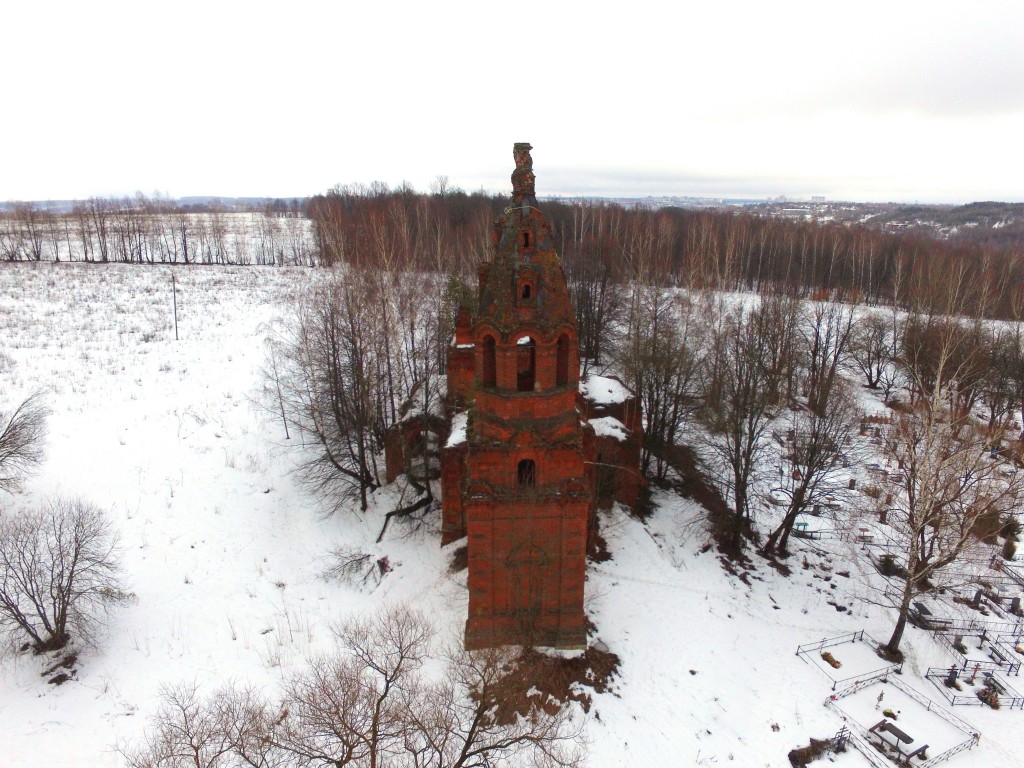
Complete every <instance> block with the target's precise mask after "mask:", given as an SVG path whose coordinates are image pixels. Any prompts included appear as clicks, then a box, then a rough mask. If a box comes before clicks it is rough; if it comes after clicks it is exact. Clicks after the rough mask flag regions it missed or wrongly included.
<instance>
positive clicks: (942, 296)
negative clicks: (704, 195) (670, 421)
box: [307, 185, 1024, 318]
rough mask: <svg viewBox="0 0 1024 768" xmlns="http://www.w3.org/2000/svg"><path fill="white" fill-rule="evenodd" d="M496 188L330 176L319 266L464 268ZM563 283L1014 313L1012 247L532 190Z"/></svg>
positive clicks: (1018, 276) (1016, 266)
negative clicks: (959, 302) (964, 297)
mask: <svg viewBox="0 0 1024 768" xmlns="http://www.w3.org/2000/svg"><path fill="white" fill-rule="evenodd" d="M507 203H508V199H507V198H505V197H496V196H488V195H484V194H472V195H469V194H466V193H464V192H461V191H459V190H455V191H449V190H445V189H441V190H438V191H435V192H434V193H433V194H430V195H425V194H419V193H417V192H415V191H414V190H413V189H411V188H409V187H402V188H399V189H396V190H391V189H388V188H387V187H386V186H383V185H374V186H371V187H355V188H353V187H339V188H335V189H332V190H331V191H330V192H328V193H327V194H325V195H317V196H315V197H313V198H311V199H310V201H309V202H308V204H307V214H308V215H309V217H310V220H311V224H312V235H313V238H314V240H315V251H316V253H317V254H318V256H319V260H320V263H322V264H326V265H331V264H337V263H349V264H357V265H359V266H365V267H372V266H374V265H387V266H388V267H400V268H409V269H427V270H431V271H439V272H443V273H449V274H451V273H462V274H466V275H471V274H472V273H473V272H474V271H475V264H476V263H477V262H478V261H479V260H480V259H481V258H486V256H487V248H488V244H489V238H490V232H491V227H492V225H493V221H494V219H495V217H496V216H497V214H498V213H499V212H500V211H501V209H502V208H503V207H504V206H505V205H507ZM543 207H544V212H545V214H546V215H547V217H548V220H549V222H550V223H551V225H552V227H553V229H554V233H555V237H556V242H557V243H558V246H559V249H560V252H561V253H562V256H563V258H564V261H565V265H566V269H567V272H568V273H569V276H570V280H571V281H572V282H574V283H578V282H580V281H581V280H582V281H592V280H599V281H609V282H611V283H615V284H617V283H622V282H635V281H638V280H639V281H641V282H645V283H646V282H651V281H652V280H653V281H655V282H658V283H669V284H674V285H679V286H686V287H693V288H714V289H719V290H729V291H741V290H742V291H754V292H758V293H767V294H785V295H793V296H803V297H811V296H815V295H819V296H830V297H833V298H838V299H846V300H857V301H866V302H868V303H872V304H876V303H885V304H889V303H892V304H896V305H898V306H902V307H904V308H907V309H927V308H935V307H940V306H944V305H947V304H948V303H949V293H950V291H954V292H957V294H958V295H959V293H960V291H961V289H962V287H963V286H965V285H966V286H970V287H971V291H970V293H971V296H972V298H971V299H970V302H969V306H966V307H965V310H966V311H968V312H970V313H971V314H981V315H985V316H990V317H1003V318H1010V317H1012V318H1016V317H1018V315H1019V313H1020V310H1021V287H1022V285H1024V268H1022V265H1021V263H1020V261H1021V260H1020V258H1019V256H1020V253H1019V249H1015V248H1008V247H1002V246H998V245H983V244H979V243H969V242H960V241H952V242H942V241H937V240H935V239H933V238H931V237H928V236H925V235H920V234H916V235H915V234H887V233H883V232H879V231H877V230H873V229H871V228H868V227H864V226H859V225H844V224H822V223H817V222H793V221H788V220H784V219H778V218H768V217H761V216H756V215H752V214H750V213H746V212H742V211H721V210H700V211H695V210H684V209H678V208H664V209H661V210H656V211H651V210H644V209H640V208H633V209H629V208H625V207H623V206H621V205H617V204H614V203H609V202H603V201H595V200H573V201H561V200H559V201H551V200H549V201H545V202H544V203H543Z"/></svg>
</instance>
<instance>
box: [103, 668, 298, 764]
mask: <svg viewBox="0 0 1024 768" xmlns="http://www.w3.org/2000/svg"><path fill="white" fill-rule="evenodd" d="M160 699H161V700H160V707H159V708H158V709H157V711H156V714H155V715H154V717H153V720H152V723H153V725H152V727H151V728H150V730H149V731H148V733H147V734H146V745H145V747H141V748H133V747H130V746H127V745H122V746H120V747H118V751H119V752H120V753H121V756H122V757H123V758H124V759H125V763H126V764H127V765H128V766H129V768H228V767H235V766H238V767H241V766H249V767H250V768H285V766H288V765H294V762H289V761H288V756H287V754H286V753H285V752H283V750H281V749H280V748H279V747H278V746H277V745H276V744H275V743H274V739H273V738H272V736H273V734H274V731H275V728H276V727H277V726H278V725H279V723H280V719H281V713H279V712H277V711H276V710H274V709H272V708H271V707H270V705H269V703H268V702H267V700H266V699H264V698H263V696H262V695H261V694H260V693H259V692H258V691H255V690H254V689H252V688H236V687H232V686H228V687H226V688H223V689H221V690H219V691H217V692H215V694H214V695H213V696H211V697H210V698H208V699H206V698H203V697H202V696H201V695H200V693H199V689H198V686H197V685H196V684H195V683H185V684H181V685H176V686H172V687H168V688H164V689H163V690H162V691H161V695H160Z"/></svg>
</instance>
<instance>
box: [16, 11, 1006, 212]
mask: <svg viewBox="0 0 1024 768" xmlns="http://www.w3.org/2000/svg"><path fill="white" fill-rule="evenodd" d="M0 25H2V27H3V30H4V31H3V35H2V40H0V67H2V69H0V72H2V75H0V77H2V80H0V115H2V119H0V147H2V150H0V200H15V199H62V198H80V197H88V196H90V195H122V194H132V193H134V192H136V191H142V192H144V193H146V194H147V195H148V194H151V193H153V192H154V191H160V192H163V193H166V194H169V195H170V196H172V197H181V196H186V195H221V196H246V195H253V196H264V195H268V196H281V197H293V196H305V195H311V194H315V193H317V192H323V191H325V190H327V189H328V188H329V187H331V186H332V185H334V184H351V183H364V184H365V183H369V182H372V181H377V180H379V181H384V182H387V183H388V184H391V185H395V184H399V183H401V182H402V181H408V182H410V183H411V184H412V185H414V186H415V187H417V188H418V189H421V190H425V189H427V188H428V187H429V185H430V183H431V181H432V180H433V179H435V178H436V177H438V176H441V175H444V176H447V177H448V179H449V181H450V184H451V185H453V186H458V187H462V188H463V189H466V190H469V191H473V190H477V189H481V188H483V189H486V190H489V191H500V192H504V191H506V190H507V189H508V188H509V186H510V184H509V180H508V179H509V174H510V172H511V170H512V144H513V142H516V141H529V142H531V143H532V144H533V146H534V151H533V158H534V169H535V171H536V174H537V191H538V194H541V195H555V194H559V195H569V196H576V195H610V196H631V197H632V196H645V195H659V194H671V195H698V196H704V195H707V196H716V197H720V196H742V197H760V198H763V197H766V196H774V195H779V194H785V195H789V196H791V197H800V196H809V195H825V196H826V197H828V198H829V199H845V200H902V201H914V200H917V201H921V202H967V201H971V200H1018V201H1019V200H1024V147H1022V142H1024V3H1021V2H1020V0H1016V1H1015V2H994V1H993V0H974V2H971V3H967V2H955V3H954V2H947V1H946V0H939V1H935V0H932V1H931V2H917V1H915V0H887V1H886V2H875V1H874V0H867V1H865V0H859V1H858V2H842V3H840V2H826V1H823V0H816V1H815V2H785V1H784V0H783V1H781V2H763V1H762V2H738V1H736V0H731V1H729V0H727V1H725V2H715V1H713V0H708V2H704V3H700V4H690V3H683V2H679V1H678V0H675V2H672V1H670V0H663V1H662V2H657V3H655V2H648V1H647V0H626V1H624V2H616V3H605V2H594V1H593V0H592V1H591V2H559V0H535V1H534V2H494V3H492V2H486V0H476V2H448V1H447V0H435V1H434V2H416V3H404V2H403V3H393V2H382V1H379V0H378V1H375V0H369V1H367V0H363V1H362V2H351V3H350V2H343V1H342V0H332V1H331V2H304V1H303V0H287V2H284V1H279V2H274V3H262V2H258V1H256V2H254V1H253V0H249V1H248V2H238V3H235V2H221V1H220V0H203V2H193V1H192V0H179V1H176V2H169V3H155V2H138V1H137V0H136V1H134V2H123V3H122V2H112V1H111V0H89V1H88V2H84V1H83V0H75V1H74V2H47V0H32V1H31V2H14V1H13V0H12V2H9V3H7V4H5V7H4V9H3V11H2V12H0Z"/></svg>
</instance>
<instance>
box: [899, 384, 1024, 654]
mask: <svg viewBox="0 0 1024 768" xmlns="http://www.w3.org/2000/svg"><path fill="white" fill-rule="evenodd" d="M940 392H941V390H940ZM882 452H883V454H884V455H885V457H886V458H887V459H888V460H889V461H890V462H892V463H893V464H895V465H897V466H898V467H899V468H900V469H899V474H898V477H899V478H900V479H899V483H898V486H897V493H895V494H893V497H892V501H891V503H889V504H886V506H885V508H884V510H883V511H884V512H885V517H886V521H887V522H888V524H889V525H890V526H891V528H892V530H893V535H894V543H895V546H896V550H895V558H896V565H898V568H897V569H896V570H897V572H898V574H901V575H897V576H896V577H895V579H896V582H897V584H896V586H897V591H896V597H895V599H894V600H893V603H894V607H895V608H896V610H897V619H896V625H895V627H894V629H893V632H892V636H891V637H890V638H889V642H888V643H887V644H886V650H887V651H888V652H889V653H891V654H894V655H895V654H897V653H898V652H899V647H900V642H901V640H902V638H903V631H904V629H905V628H906V623H907V618H908V616H909V612H910V604H911V600H912V599H913V597H914V594H915V593H916V592H917V591H919V590H922V589H925V588H928V585H929V584H930V585H931V586H936V585H938V584H939V583H940V582H939V579H940V577H941V576H943V575H945V574H946V572H947V570H948V569H949V568H950V566H952V565H953V564H954V563H956V562H957V560H959V559H960V558H961V556H962V555H963V554H964V553H965V551H967V550H968V549H969V547H970V546H971V545H972V542H973V541H975V537H976V533H977V532H978V529H979V526H980V524H982V523H983V522H984V521H986V520H996V521H998V520H999V519H1000V518H1001V517H1002V515H1004V514H1005V513H1007V512H1009V511H1010V510H1012V509H1013V508H1014V507H1015V506H1016V504H1017V503H1018V502H1019V500H1020V498H1021V495H1022V492H1024V472H1019V471H1015V472H1014V473H1012V474H1011V475H1010V476H1008V477H1007V476H1005V475H1004V474H1003V473H1001V472H1000V471H999V467H1000V462H999V461H997V460H994V459H992V458H990V457H989V452H988V450H987V440H986V437H985V435H984V434H983V433H982V431H981V430H979V429H978V428H977V426H976V425H975V424H974V423H973V422H972V421H970V420H968V419H959V418H956V417H955V415H954V414H953V413H952V412H951V411H949V410H948V409H947V408H945V407H943V403H942V401H941V399H940V396H933V397H932V398H931V400H930V401H927V402H923V403H920V404H919V405H918V407H917V408H915V409H914V411H913V412H911V413H901V414H898V415H897V417H896V419H895V421H894V423H893V425H892V426H891V428H890V429H888V431H887V434H886V436H885V438H884V440H883V444H882ZM879 501H880V502H884V501H885V499H882V498H880V499H879Z"/></svg>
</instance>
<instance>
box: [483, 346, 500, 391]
mask: <svg viewBox="0 0 1024 768" xmlns="http://www.w3.org/2000/svg"><path fill="white" fill-rule="evenodd" d="M483 362H484V364H483V370H482V371H481V378H482V381H481V384H482V385H483V386H485V387H493V386H495V385H496V384H497V381H498V366H497V362H496V360H495V352H494V337H493V336H487V337H486V338H484V361H483Z"/></svg>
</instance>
